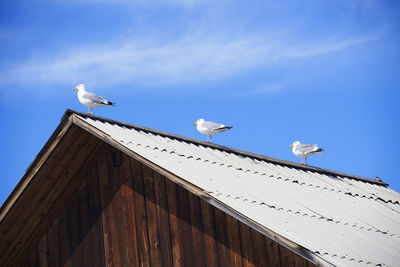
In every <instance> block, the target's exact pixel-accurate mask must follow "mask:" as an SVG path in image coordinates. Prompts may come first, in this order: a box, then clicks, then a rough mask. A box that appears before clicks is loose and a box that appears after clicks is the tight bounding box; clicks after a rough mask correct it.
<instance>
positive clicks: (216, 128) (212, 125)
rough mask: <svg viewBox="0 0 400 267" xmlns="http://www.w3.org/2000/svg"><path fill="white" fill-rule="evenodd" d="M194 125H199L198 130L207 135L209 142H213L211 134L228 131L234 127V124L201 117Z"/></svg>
mask: <svg viewBox="0 0 400 267" xmlns="http://www.w3.org/2000/svg"><path fill="white" fill-rule="evenodd" d="M193 125H197V131H199V132H200V133H202V134H205V135H207V142H208V143H210V144H211V135H213V134H216V133H220V132H224V131H227V130H229V129H231V128H232V126H225V125H223V124H221V123H216V122H212V121H205V120H204V119H199V120H198V121H196V122H195V123H193Z"/></svg>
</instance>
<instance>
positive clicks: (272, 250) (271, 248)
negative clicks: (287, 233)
mask: <svg viewBox="0 0 400 267" xmlns="http://www.w3.org/2000/svg"><path fill="white" fill-rule="evenodd" d="M253 231H254V230H253ZM264 241H265V253H264V255H266V257H268V263H269V264H270V265H272V266H278V265H279V264H280V262H281V261H280V259H279V251H278V247H282V248H285V247H283V246H281V245H279V244H278V243H276V242H275V241H273V240H272V239H270V238H268V237H266V236H265V237H264ZM285 249H286V250H288V249H287V248H285ZM282 266H286V265H282Z"/></svg>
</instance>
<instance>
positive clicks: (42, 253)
mask: <svg viewBox="0 0 400 267" xmlns="http://www.w3.org/2000/svg"><path fill="white" fill-rule="evenodd" d="M38 250H39V264H40V266H42V267H47V266H49V262H48V257H47V235H44V236H43V237H42V239H40V241H39V243H38Z"/></svg>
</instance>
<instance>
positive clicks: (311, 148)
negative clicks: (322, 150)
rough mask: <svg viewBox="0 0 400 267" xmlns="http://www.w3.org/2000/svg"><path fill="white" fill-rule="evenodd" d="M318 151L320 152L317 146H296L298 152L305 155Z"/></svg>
mask: <svg viewBox="0 0 400 267" xmlns="http://www.w3.org/2000/svg"><path fill="white" fill-rule="evenodd" d="M317 150H318V146H317V145H309V144H298V145H297V146H296V152H298V153H303V154H307V153H311V152H315V151H317Z"/></svg>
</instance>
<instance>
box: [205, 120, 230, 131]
mask: <svg viewBox="0 0 400 267" xmlns="http://www.w3.org/2000/svg"><path fill="white" fill-rule="evenodd" d="M201 126H203V127H204V128H207V129H209V130H215V129H219V128H223V127H225V125H223V124H221V123H216V122H212V121H205V122H203V124H202V125H201Z"/></svg>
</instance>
